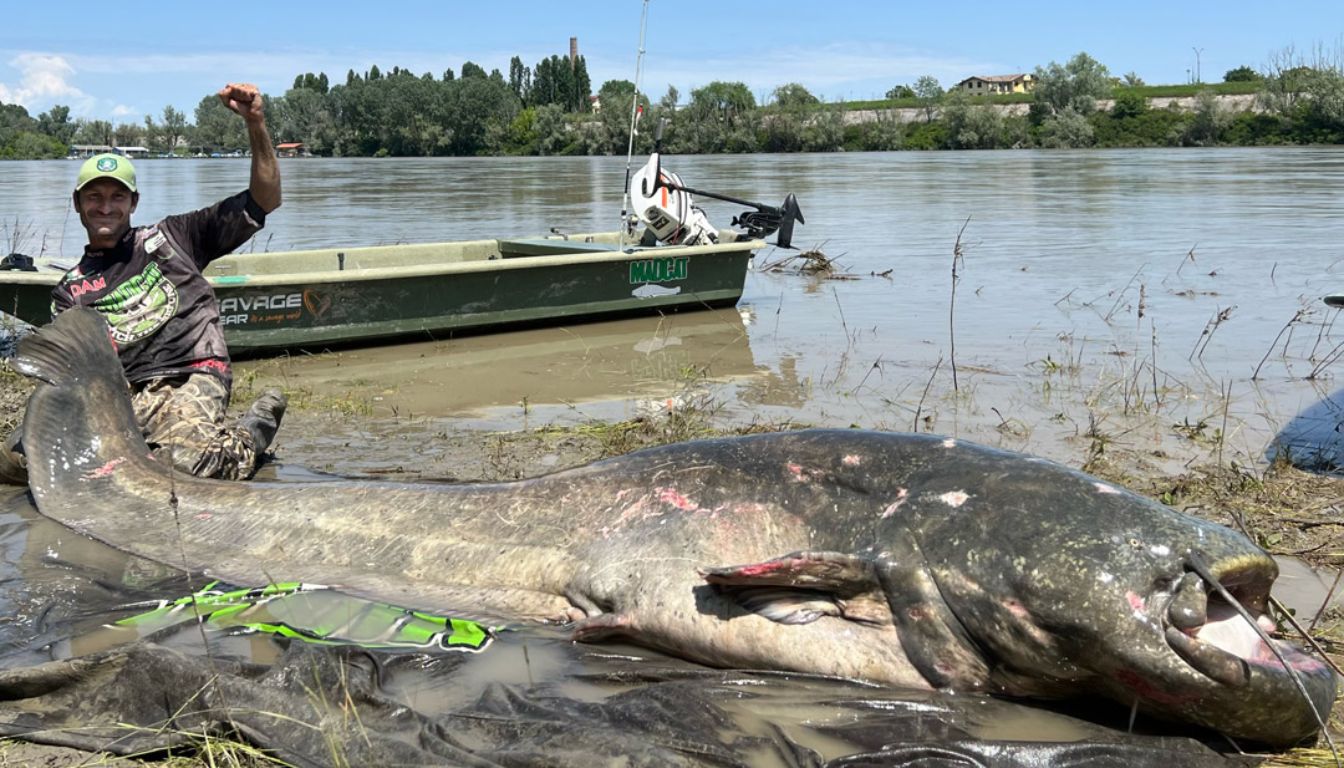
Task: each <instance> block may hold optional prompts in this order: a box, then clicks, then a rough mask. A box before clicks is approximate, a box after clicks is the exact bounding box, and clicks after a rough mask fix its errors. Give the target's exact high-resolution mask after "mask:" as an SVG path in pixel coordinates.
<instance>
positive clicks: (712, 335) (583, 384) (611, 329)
mask: <svg viewBox="0 0 1344 768" xmlns="http://www.w3.org/2000/svg"><path fill="white" fill-rule="evenodd" d="M239 368H240V376H241V377H246V376H255V383H256V385H257V386H264V385H269V384H272V383H274V384H277V385H279V386H283V387H284V388H286V389H287V390H290V391H296V390H306V391H310V392H312V393H313V394H314V395H315V396H316V397H319V398H320V397H324V396H332V397H344V398H351V399H354V400H365V399H366V400H367V401H368V402H369V403H370V404H371V407H372V410H373V415H375V416H387V415H402V416H405V415H407V414H414V415H416V416H425V417H442V416H455V417H462V416H473V415H474V416H487V417H488V415H489V412H491V411H496V410H499V409H507V410H508V412H509V413H510V414H511V416H516V415H517V414H518V413H519V412H520V411H522V412H535V411H537V410H544V409H547V408H549V407H553V406H554V407H559V408H560V409H564V408H572V407H574V406H575V405H578V404H597V403H621V404H623V405H622V407H628V406H629V405H630V403H631V402H632V401H633V402H635V403H640V402H644V403H649V402H657V401H658V400H660V399H665V398H669V397H673V396H675V395H676V394H677V393H679V392H682V391H684V390H686V389H687V388H688V387H690V386H691V385H694V384H696V383H699V382H702V381H705V380H713V381H725V380H731V379H734V378H738V377H743V376H750V375H753V374H755V373H757V370H758V369H757V366H756V363H755V361H754V359H753V357H752V353H751V346H750V344H749V340H748V334H747V328H746V326H745V324H744V323H743V320H742V316H741V314H740V313H739V312H738V310H736V309H721V310H705V311H698V312H683V313H676V314H670V315H665V316H660V317H641V318H632V319H626V320H615V321H608V322H598V323H583V324H576V325H571V326H565V327H560V328H537V329H529V330H522V331H514V332H510V333H496V334H490V335H483V336H469V337H463V338H455V339H451V340H447V341H438V342H424V343H416V344H400V345H395V346H385V347H373V348H367V349H356V350H347V351H343V352H332V353H325V354H321V355H314V356H307V357H290V358H278V359H270V360H256V361H250V362H244V363H240V364H239ZM497 415H498V414H497ZM589 415H596V414H589Z"/></svg>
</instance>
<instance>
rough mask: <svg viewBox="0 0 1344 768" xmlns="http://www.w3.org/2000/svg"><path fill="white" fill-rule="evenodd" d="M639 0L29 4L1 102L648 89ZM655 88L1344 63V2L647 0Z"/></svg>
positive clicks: (20, 11)
mask: <svg viewBox="0 0 1344 768" xmlns="http://www.w3.org/2000/svg"><path fill="white" fill-rule="evenodd" d="M643 8H644V3H643V1H642V0H588V1H573V0H572V1H571V2H563V1H557V0H545V1H539V0H485V1H481V0H472V1H471V2H456V1H455V0H439V2H418V1H416V2H412V1H410V0H401V1H399V2H385V1H384V2H370V1H369V0H364V1H363V2H359V3H345V2H340V1H339V0H328V2H308V1H307V0H291V1H290V2H285V3H274V2H267V3H260V2H250V0H243V1H241V2H224V3H200V2H184V3H173V4H167V3H150V2H139V1H138V0H124V1H123V2H118V3H115V4H108V3H106V2H99V3H93V2H85V1H84V0H66V1H65V2H59V3H57V2H21V3H14V4H11V6H10V7H7V8H6V9H5V11H4V13H3V20H2V21H0V102H2V103H5V104H20V105H22V106H23V107H25V108H26V109H27V110H28V112H29V114H30V115H32V116H37V115H38V114H39V113H41V112H44V111H46V110H48V109H50V108H51V107H52V106H53V105H57V104H61V105H65V106H68V107H70V109H71V115H72V116H73V117H82V118H88V119H102V120H110V121H112V122H114V123H121V122H142V121H143V119H144V116H145V115H147V114H148V115H153V116H155V117H156V118H157V117H160V116H161V115H162V111H163V108H164V107H165V106H168V105H171V106H173V107H174V108H176V109H178V110H180V111H182V112H184V113H186V115H187V117H188V120H190V119H192V115H193V112H194V110H195V107H196V105H197V104H198V103H199V102H200V100H201V98H202V97H204V96H207V95H209V94H211V93H213V92H214V91H216V90H218V89H219V88H220V87H221V86H223V85H224V84H225V83H226V82H230V81H242V82H252V83H255V84H257V85H258V86H260V87H261V89H262V91H263V92H265V93H268V94H272V95H281V94H283V93H284V91H285V90H286V89H288V88H289V87H290V86H291V85H292V84H293V82H294V77H295V76H296V75H300V74H302V73H304V72H313V73H317V72H325V73H327V76H328V78H329V79H330V81H331V82H332V83H333V84H334V83H341V82H344V81H345V74H346V72H347V71H348V70H350V69H353V70H355V71H357V72H361V73H362V72H365V71H367V70H368V68H369V67H370V66H371V65H375V64H376V65H377V66H378V68H379V69H381V70H384V71H386V70H390V69H391V68H392V67H394V66H398V67H401V68H403V69H409V70H411V71H413V72H415V73H417V74H423V73H424V72H432V73H434V75H435V76H436V77H437V76H441V75H442V73H443V71H444V70H445V69H449V68H451V69H453V70H454V71H455V72H457V73H459V74H460V72H461V67H462V63H463V62H465V61H472V62H475V63H476V64H479V65H481V66H482V67H484V68H485V69H486V71H489V70H491V69H496V68H498V69H499V70H500V71H501V72H503V73H504V74H505V76H507V75H508V71H509V60H510V59H511V58H512V57H513V56H519V57H521V59H522V61H523V63H524V64H527V65H528V66H532V65H534V64H535V63H536V62H537V61H539V60H541V59H543V58H545V57H548V56H551V55H555V54H560V55H564V54H566V53H568V51H569V38H570V37H571V36H573V37H577V38H578V43H579V53H581V54H582V55H583V56H584V57H585V59H586V62H587V65H588V72H589V75H590V78H591V80H592V84H593V90H594V91H596V90H597V89H598V88H599V87H600V86H601V84H602V83H603V82H605V81H607V80H611V79H624V80H632V81H633V80H635V79H636V73H637V68H638V67H639V65H640V62H639V59H640V56H639V48H640V22H641V15H642V13H641V12H642V10H643ZM647 8H648V15H647V24H646V26H645V33H644V55H643V57H642V58H643V61H642V74H641V76H640V87H641V90H642V91H644V92H645V93H647V94H649V95H651V96H652V98H653V99H654V100H657V99H659V98H661V97H662V95H663V94H665V93H666V92H667V90H668V86H669V85H671V86H675V87H676V88H677V90H678V91H679V93H680V95H681V100H682V102H683V103H684V102H685V101H686V100H687V99H688V97H689V95H690V92H691V91H692V90H693V89H695V88H698V87H701V86H703V85H706V84H708V83H710V82H712V81H715V80H727V81H741V82H744V83H746V84H747V85H748V87H750V89H751V90H752V93H754V94H755V96H756V98H757V100H758V101H761V102H764V101H766V100H767V99H768V98H769V96H770V94H771V92H772V91H773V90H774V89H775V88H776V87H778V86H780V85H783V84H785V83H790V82H797V83H801V84H802V85H803V86H804V87H806V88H807V89H808V90H809V91H811V92H812V93H814V94H816V95H818V96H820V97H822V98H824V99H825V100H828V101H835V100H840V99H843V100H848V101H855V100H863V99H873V98H882V96H883V94H885V93H886V92H887V90H888V89H890V88H892V87H893V86H895V85H900V84H911V83H913V82H914V81H915V80H916V79H917V78H919V77H921V76H923V75H932V76H933V77H935V78H937V79H938V81H939V83H940V84H942V85H943V86H944V87H948V86H951V85H953V84H955V83H957V82H958V81H960V80H962V79H963V78H966V77H970V76H972V75H998V74H1013V73H1019V72H1031V71H1033V70H1034V69H1035V68H1036V67H1038V66H1048V65H1049V64H1050V63H1051V62H1058V63H1061V64H1063V63H1064V62H1066V61H1068V60H1069V59H1070V58H1072V57H1073V56H1074V55H1075V54H1077V53H1079V52H1082V51H1085V52H1087V53H1088V54H1089V55H1091V56H1092V57H1093V58H1094V59H1097V60H1098V61H1099V62H1101V63H1102V64H1104V65H1105V66H1106V67H1107V68H1108V69H1109V70H1110V72H1111V74H1113V75H1116V76H1122V75H1125V74H1128V73H1130V72H1133V73H1136V74H1137V75H1138V76H1139V77H1141V78H1142V79H1143V80H1144V82H1146V83H1149V84H1154V85H1156V84H1166V83H1184V82H1188V81H1190V80H1191V79H1192V78H1194V77H1195V75H1196V73H1198V75H1199V77H1200V79H1202V80H1203V81H1204V82H1218V81H1221V80H1222V76H1223V73H1225V72H1226V71H1227V70H1229V69H1233V68H1236V67H1239V66H1249V67H1252V68H1254V69H1261V70H1263V69H1264V68H1266V67H1267V66H1268V65H1270V64H1271V63H1272V62H1274V61H1279V60H1281V59H1282V57H1283V55H1284V54H1285V52H1291V53H1293V54H1294V55H1295V56H1296V57H1298V58H1308V57H1311V56H1313V55H1314V54H1315V53H1317V52H1325V53H1326V55H1328V56H1330V57H1331V59H1332V60H1333V61H1335V62H1339V60H1340V58H1341V52H1344V0H1323V1H1317V0H1307V1H1305V2H1303V1H1298V0H1283V1H1282V2H1279V3H1265V2H1263V0H1257V1H1256V2H1254V3H1252V2H1245V1H1243V0H1223V1H1222V2H1205V1H1204V0H1162V1H1161V2H1156V1H1154V0H1128V2H1125V3H1105V4H1100V3H1089V2H1083V1H1082V0H1070V1H1069V2H1057V1H1056V0H1038V2H1035V3H1017V4H1014V3H1004V2H983V3H982V2H971V1H968V0H962V1H961V2H929V1H928V0H921V1H920V2H917V3H915V2H908V0H882V1H879V2H857V1H856V0H807V1H806V2H804V1H795V0H769V1H764V0H758V1H757V2H741V1H739V0H714V1H710V0H649V2H648V6H647Z"/></svg>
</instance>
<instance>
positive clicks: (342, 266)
mask: <svg viewBox="0 0 1344 768" xmlns="http://www.w3.org/2000/svg"><path fill="white" fill-rule="evenodd" d="M727 239H728V238H725V240H727ZM764 245H765V244H764V243H763V242H761V241H759V240H740V241H738V240H734V241H732V242H721V243H719V244H716V245H709V246H691V247H681V246H654V247H647V248H640V247H633V246H629V245H626V246H622V245H621V244H620V243H619V241H618V239H617V236H616V234H615V233H598V234H591V235H573V236H570V237H569V238H568V239H565V238H561V237H550V238H532V239H520V240H478V241H465V242H457V243H437V244H416V245H394V246H376V247H369V248H350V249H322V250H312V251H294V252H276V253H264V254H238V255H232V256H226V257H224V258H223V259H220V260H218V261H216V262H214V263H212V264H211V265H210V266H209V267H208V268H207V272H206V275H207V279H208V280H209V281H210V283H211V285H213V286H214V289H215V295H216V297H217V299H218V301H219V307H220V319H221V322H222V323H223V325H224V335H225V338H226V340H227V341H228V344H229V349H230V351H231V352H232V353H234V354H236V355H256V354H266V353H268V352H278V351H281V350H290V349H293V350H298V349H305V350H309V351H316V350H320V349H324V348H329V347H339V346H355V345H365V344H376V343H382V342H386V341H391V340H398V339H407V338H418V339H429V338H442V337H445V336H449V335H452V334H454V333H457V332H483V331H489V330H494V329H500V328H505V327H510V326H518V325H542V324H556V323H564V322H575V321H579V320H585V319H594V318H610V317H617V316H622V315H633V314H642V313H652V312H672V311H680V310H693V309H702V308H709V307H721V306H731V305H733V304H735V303H736V302H737V301H738V299H739V298H740V297H741V295H742V288H743V284H744V282H745V279H746V270H747V267H748V263H749V260H750V258H751V256H752V254H753V253H754V252H755V251H756V250H757V249H759V248H761V247H763V246H764ZM59 277H60V275H59V274H58V273H57V272H55V271H51V272H7V273H0V312H5V313H7V314H10V315H13V316H15V317H17V318H19V319H20V320H23V321H25V322H28V323H32V324H35V325H42V324H45V323H46V322H47V321H48V320H49V319H50V306H51V296H50V294H51V288H52V286H54V285H55V283H56V281H57V280H58V279H59Z"/></svg>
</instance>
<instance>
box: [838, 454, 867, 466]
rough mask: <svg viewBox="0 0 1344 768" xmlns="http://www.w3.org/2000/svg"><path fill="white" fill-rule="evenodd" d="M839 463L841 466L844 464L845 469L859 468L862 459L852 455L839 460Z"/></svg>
mask: <svg viewBox="0 0 1344 768" xmlns="http://www.w3.org/2000/svg"><path fill="white" fill-rule="evenodd" d="M840 463H841V464H844V465H845V466H846V467H857V466H859V465H860V464H862V463H863V457H862V456H855V455H854V454H850V455H848V456H846V457H844V458H843V459H841V460H840Z"/></svg>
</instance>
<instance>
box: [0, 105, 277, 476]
mask: <svg viewBox="0 0 1344 768" xmlns="http://www.w3.org/2000/svg"><path fill="white" fill-rule="evenodd" d="M219 98H220V100H221V101H223V102H224V104H225V105H226V106H228V108H229V109H230V110H232V111H234V112H236V113H237V114H239V115H241V116H242V118H243V120H244V121H245V122H246V123H247V134H248V140H249V143H250V144H251V150H252V176H251V180H250V183H249V185H248V188H247V189H246V190H245V191H243V192H240V193H238V194H236V195H234V196H232V197H229V198H227V199H225V200H222V201H220V202H218V203H216V204H214V205H212V206H210V207H208V208H203V209H201V210H199V211H193V212H191V213H184V214H179V215H176V216H169V217H167V218H165V219H164V220H162V221H160V222H159V223H157V224H155V225H152V226H148V227H131V214H132V213H134V212H135V208H136V205H137V204H138V203H139V201H140V192H139V190H138V188H137V185H136V178H135V169H134V167H132V165H131V163H130V161H128V160H127V159H126V158H125V157H121V156H119V155H113V154H104V155H97V156H95V157H92V158H90V159H89V160H87V161H86V162H85V163H84V164H83V166H81V167H80V169H79V177H78V179H77V180H76V182H75V191H74V206H75V210H76V211H78V212H79V220H80V222H81V223H82V224H83V225H84V228H85V229H86V230H87V231H88V236H89V244H88V246H86V247H85V249H84V256H83V258H82V259H81V260H80V262H79V264H78V265H77V266H75V268H74V269H72V270H70V271H69V272H67V273H66V274H65V276H64V277H63V278H62V279H61V281H60V283H58V284H57V286H56V288H55V289H54V290H53V291H52V303H51V311H52V316H53V317H55V315H56V314H58V313H59V312H61V311H63V310H66V309H69V308H70V307H75V306H84V307H92V308H93V309H95V310H97V311H98V312H100V313H102V315H103V317H104V318H105V319H106V320H107V324H108V327H109V329H110V335H111V337H112V343H113V344H114V345H115V346H116V349H117V353H118V355H119V356H120V357H121V363H122V366H123V368H124V369H125V371H126V379H127V381H129V382H130V385H131V392H132V403H133V405H134V407H135V415H136V419H137V420H138V421H139V423H140V428H141V431H142V432H143V434H144V436H145V442H147V443H148V444H149V447H150V448H151V449H152V450H153V452H154V454H155V456H157V457H159V459H160V460H162V461H167V462H169V463H171V464H172V465H173V466H174V467H176V468H177V469H179V470H181V471H183V472H189V473H191V474H193V475H196V476H199V477H216V478H221V479H226V480H235V479H242V478H246V477H250V476H251V475H252V473H253V472H255V471H256V467H257V464H258V462H259V460H260V458H261V456H262V455H263V454H264V453H265V451H266V448H267V447H268V446H269V445H270V443H271V440H272V439H273V438H274V437H275V433H276V430H277V429H279V426H280V419H281V418H282V417H283V416H284V412H285V405H286V400H285V397H284V395H283V394H281V392H280V391H279V390H278V389H272V390H267V391H266V392H264V393H263V394H262V396H261V397H260V398H259V399H258V400H257V401H256V402H255V403H254V404H253V405H252V407H251V409H250V410H249V411H248V413H247V415H246V416H244V417H243V418H242V419H241V420H240V421H239V422H238V423H236V424H231V425H226V424H225V423H224V417H225V413H226V411H227V409H228V406H229V395H230V390H231V387H232V383H233V371H232V368H231V366H230V362H229V351H228V348H227V347H226V346H225V343H224V333H223V329H222V327H221V325H220V320H219V304H218V302H217V301H216V299H215V294H214V291H213V290H212V289H211V288H210V284H209V283H208V282H207V281H206V279H205V277H204V276H203V275H202V274H201V270H202V269H203V268H204V267H205V266H206V265H207V264H209V263H210V262H211V261H214V260H215V259H217V258H219V257H221V256H224V255H225V254H228V253H230V252H232V251H233V250H234V249H235V248H237V247H238V246H240V245H242V244H243V243H245V242H247V240H248V239H249V238H250V237H252V236H253V235H254V234H256V233H257V232H258V231H259V230H260V229H261V228H262V226H263V225H264V224H265V222H266V215H267V214H269V213H270V212H271V211H274V210H275V209H276V208H279V207H280V169H279V165H278V164H277V162H276V159H275V151H274V150H273V149H272V147H271V138H270V135H269V133H268V132H267V130H266V119H265V115H264V113H263V111H262V106H263V105H262V98H261V94H260V93H259V92H258V90H257V88H256V86H254V85H250V84H236V83H230V84H229V85H226V86H224V88H222V89H220V91H219ZM21 432H22V429H20V430H18V431H17V432H16V436H15V437H14V438H11V440H10V445H9V446H8V447H11V448H17V452H11V451H0V476H4V477H6V478H7V479H10V480H12V481H18V482H26V479H27V471H26V467H25V466H24V464H23V457H22V456H21V451H22V448H21V447H19V446H16V445H15V443H17V440H18V435H20V434H21Z"/></svg>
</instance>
